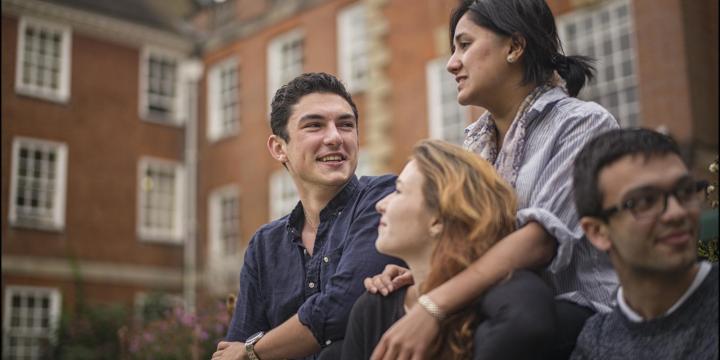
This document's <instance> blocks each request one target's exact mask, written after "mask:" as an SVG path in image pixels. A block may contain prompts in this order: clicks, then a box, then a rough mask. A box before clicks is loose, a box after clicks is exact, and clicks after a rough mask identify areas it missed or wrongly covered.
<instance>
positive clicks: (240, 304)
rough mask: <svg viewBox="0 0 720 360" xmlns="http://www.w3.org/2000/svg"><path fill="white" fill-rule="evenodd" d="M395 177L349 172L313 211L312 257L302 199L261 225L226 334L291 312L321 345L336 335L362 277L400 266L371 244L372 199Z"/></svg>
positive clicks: (375, 216)
mask: <svg viewBox="0 0 720 360" xmlns="http://www.w3.org/2000/svg"><path fill="white" fill-rule="evenodd" d="M395 179H396V177H395V176H393V175H384V176H378V177H367V176H366V177H362V178H360V179H359V180H358V178H357V177H355V176H353V177H352V179H351V180H350V181H349V182H348V183H347V184H346V185H345V187H343V189H342V190H341V191H340V192H339V193H338V194H337V195H336V196H335V197H334V198H333V199H332V200H331V201H330V202H329V203H328V204H327V206H326V207H325V208H324V209H323V210H322V211H321V212H320V224H319V226H318V230H317V235H316V238H315V245H314V249H313V251H312V254H313V255H312V256H310V255H309V253H308V252H307V251H305V249H304V247H303V244H302V239H301V234H302V226H303V224H304V222H305V217H304V213H303V208H302V203H298V204H297V205H296V206H295V209H294V210H293V211H292V212H291V213H290V214H289V215H286V216H284V217H282V218H280V219H278V220H275V221H273V222H271V223H269V224H266V225H264V226H262V227H261V228H260V229H259V230H258V231H257V232H256V233H255V235H254V236H253V238H252V239H251V240H250V243H249V244H248V248H247V250H246V252H245V260H244V264H243V268H242V271H241V273H240V291H239V293H238V298H237V303H236V306H235V312H234V314H233V318H232V321H231V323H230V328H229V330H228V334H227V337H226V339H227V340H228V341H242V342H244V341H245V340H246V339H247V338H248V337H250V336H251V335H252V334H254V333H256V332H258V331H265V332H267V331H269V330H271V329H273V328H275V327H277V326H279V325H281V324H282V323H284V322H285V321H286V320H288V319H289V318H291V317H292V316H293V315H295V314H296V313H297V314H298V316H299V319H300V322H301V323H302V324H303V325H305V326H307V327H308V328H309V329H310V331H312V333H313V335H314V336H315V338H316V339H317V341H318V343H319V344H320V345H321V346H323V347H325V346H327V345H330V344H331V343H333V342H335V341H338V340H341V339H343V338H344V336H345V327H346V325H347V321H348V316H349V315H350V310H351V309H352V306H353V304H354V303H355V300H357V298H358V297H359V296H360V295H361V294H362V293H363V292H364V291H365V288H364V286H363V283H362V282H363V279H364V278H366V277H368V276H373V275H376V274H378V273H380V272H382V270H383V269H384V267H385V265H387V264H390V263H392V264H398V265H401V266H406V265H405V264H404V263H403V262H402V261H401V260H399V259H396V258H393V257H389V256H386V255H382V254H380V253H378V252H377V250H376V249H375V240H376V238H377V228H378V224H379V220H380V214H379V213H378V212H377V211H376V210H375V204H376V203H377V202H378V201H379V200H380V199H382V198H383V197H385V196H386V195H387V194H389V193H391V192H392V191H394V190H395ZM311 358H314V357H311Z"/></svg>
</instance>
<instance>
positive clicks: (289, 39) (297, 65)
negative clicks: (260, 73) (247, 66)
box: [267, 29, 305, 109]
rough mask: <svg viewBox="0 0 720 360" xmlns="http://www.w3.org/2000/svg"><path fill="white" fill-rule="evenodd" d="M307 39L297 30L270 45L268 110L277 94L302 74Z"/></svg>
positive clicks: (277, 38) (278, 38) (281, 36)
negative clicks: (278, 90) (281, 88)
mask: <svg viewBox="0 0 720 360" xmlns="http://www.w3.org/2000/svg"><path fill="white" fill-rule="evenodd" d="M304 42H305V38H304V35H303V33H302V31H300V30H298V29H296V30H292V31H289V32H287V33H284V34H282V35H279V36H277V37H275V38H274V39H273V40H272V41H270V44H269V45H268V54H267V57H268V109H269V108H270V103H272V98H273V96H275V92H276V91H277V89H279V88H280V87H281V86H283V85H285V84H286V83H287V82H289V81H290V80H292V79H293V78H295V77H296V76H298V75H300V74H302V72H303V64H304V62H305V60H304V54H303V53H304V47H305V46H304Z"/></svg>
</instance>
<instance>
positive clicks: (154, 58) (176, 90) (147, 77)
mask: <svg viewBox="0 0 720 360" xmlns="http://www.w3.org/2000/svg"><path fill="white" fill-rule="evenodd" d="M181 58H182V57H181V56H180V55H179V54H177V53H174V52H172V51H169V50H163V49H158V48H154V47H144V48H143V49H142V51H141V52H140V117H141V118H143V119H145V120H148V121H152V122H157V123H162V124H174V125H177V124H181V123H182V122H183V116H182V115H183V112H182V104H183V102H182V98H183V96H182V90H183V87H182V86H181V85H182V84H181V81H180V65H181Z"/></svg>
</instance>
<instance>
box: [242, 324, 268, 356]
mask: <svg viewBox="0 0 720 360" xmlns="http://www.w3.org/2000/svg"><path fill="white" fill-rule="evenodd" d="M263 336H265V333H264V332H262V331H260V332H258V333H255V334H253V335H252V336H250V337H249V338H248V339H247V340H246V341H245V352H246V353H247V355H248V358H250V360H260V358H259V357H258V356H257V354H256V353H255V344H256V343H257V342H258V341H260V339H262V337H263Z"/></svg>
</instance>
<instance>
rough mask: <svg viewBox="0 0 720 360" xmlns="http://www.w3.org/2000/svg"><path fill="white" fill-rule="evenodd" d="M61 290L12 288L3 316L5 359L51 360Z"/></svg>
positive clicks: (6, 300)
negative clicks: (49, 359)
mask: <svg viewBox="0 0 720 360" xmlns="http://www.w3.org/2000/svg"><path fill="white" fill-rule="evenodd" d="M60 301H61V295H60V291H59V290H58V289H55V288H44V287H30V286H8V287H6V288H5V299H4V303H5V309H3V310H4V313H3V356H2V357H3V359H48V358H50V357H51V356H52V347H53V344H54V343H55V341H56V338H55V331H56V329H57V325H58V321H59V319H60Z"/></svg>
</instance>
